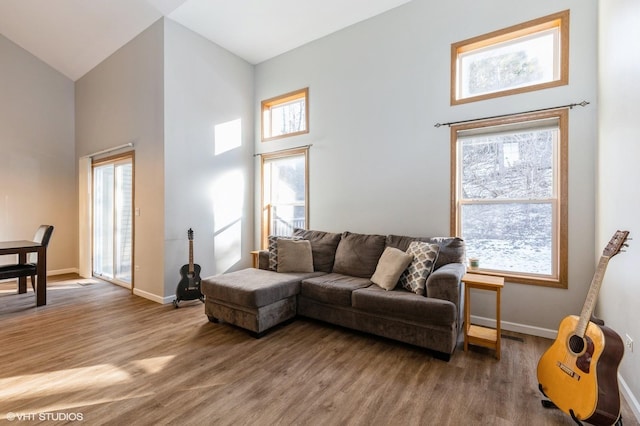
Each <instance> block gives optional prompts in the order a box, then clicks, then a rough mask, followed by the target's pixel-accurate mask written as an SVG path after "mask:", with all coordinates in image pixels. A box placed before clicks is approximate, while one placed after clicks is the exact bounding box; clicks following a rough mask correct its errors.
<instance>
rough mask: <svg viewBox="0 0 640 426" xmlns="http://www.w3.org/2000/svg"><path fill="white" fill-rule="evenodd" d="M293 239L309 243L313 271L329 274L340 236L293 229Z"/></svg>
mask: <svg viewBox="0 0 640 426" xmlns="http://www.w3.org/2000/svg"><path fill="white" fill-rule="evenodd" d="M293 235H294V236H295V237H300V238H302V239H305V240H309V242H311V252H312V253H313V269H314V271H318V272H331V271H332V270H333V261H334V259H335V258H336V249H337V248H338V243H339V242H340V238H341V236H342V234H334V233H332V232H324V231H312V230H308V229H295V230H294V231H293Z"/></svg>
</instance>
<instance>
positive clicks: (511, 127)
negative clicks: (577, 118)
mask: <svg viewBox="0 0 640 426" xmlns="http://www.w3.org/2000/svg"><path fill="white" fill-rule="evenodd" d="M567 120H568V111H567V110H566V109H562V110H555V111H551V112H545V113H537V114H536V113H533V114H523V115H518V116H514V117H510V118H502V119H496V120H487V121H481V122H473V123H467V124H464V125H458V126H453V127H452V128H451V139H452V142H451V147H452V155H451V158H452V164H451V166H452V170H453V171H454V172H453V178H454V179H453V180H454V182H453V185H452V197H451V200H452V221H451V222H452V223H451V227H452V232H453V235H459V236H461V237H463V238H464V239H465V240H466V246H467V255H468V256H469V257H477V258H479V259H480V267H481V270H480V272H482V271H487V272H489V271H490V272H491V273H494V274H500V275H503V276H505V277H508V278H509V280H510V281H512V282H521V283H527V284H540V285H547V286H557V287H566V286H567V140H568V132H567Z"/></svg>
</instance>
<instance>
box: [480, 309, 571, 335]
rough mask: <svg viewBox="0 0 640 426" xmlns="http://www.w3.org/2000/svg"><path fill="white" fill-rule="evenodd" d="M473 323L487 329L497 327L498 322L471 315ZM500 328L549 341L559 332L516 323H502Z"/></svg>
mask: <svg viewBox="0 0 640 426" xmlns="http://www.w3.org/2000/svg"><path fill="white" fill-rule="evenodd" d="M471 322H472V323H474V324H478V325H482V326H485V327H495V326H496V320H495V319H492V318H485V317H478V316H475V315H471ZM500 327H501V328H502V329H503V330H508V331H515V332H516V333H522V334H529V335H531V336H538V337H545V338H547V339H555V338H556V336H557V335H558V330H551V329H548V328H541V327H534V326H532V325H526V324H518V323H515V322H508V321H500Z"/></svg>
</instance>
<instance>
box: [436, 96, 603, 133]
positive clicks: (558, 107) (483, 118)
mask: <svg viewBox="0 0 640 426" xmlns="http://www.w3.org/2000/svg"><path fill="white" fill-rule="evenodd" d="M589 104H590V102H587V101H582V102H580V103H579V104H568V105H560V106H555V107H550V108H541V109H533V110H531V111H524V112H513V113H511V114H502V115H494V116H492V117H482V118H472V119H470V120H460V121H452V122H450V123H436V124H434V127H441V126H449V127H451V126H453V125H454V124H462V123H472V122H474V121H482V120H491V119H493V118H503V117H511V116H514V115H520V114H530V113H533V112H542V111H551V110H554V109H560V108H569V109H573V107H576V106H581V107H585V106H587V105H589Z"/></svg>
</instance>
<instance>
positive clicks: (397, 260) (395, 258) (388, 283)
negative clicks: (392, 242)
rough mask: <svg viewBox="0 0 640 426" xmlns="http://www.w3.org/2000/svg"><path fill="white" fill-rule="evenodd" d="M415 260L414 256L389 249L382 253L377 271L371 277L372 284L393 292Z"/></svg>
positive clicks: (395, 249)
mask: <svg viewBox="0 0 640 426" xmlns="http://www.w3.org/2000/svg"><path fill="white" fill-rule="evenodd" d="M412 260H413V255H412V254H408V253H405V252H403V251H402V250H398V249H397V248H393V247H387V248H386V249H384V251H383V252H382V256H380V260H379V261H378V266H376V271H375V272H374V273H373V276H372V277H371V282H372V283H374V284H376V285H377V286H379V287H381V288H383V289H385V290H393V289H394V288H395V287H396V284H398V280H399V279H400V275H402V273H403V272H404V271H405V269H407V266H409V264H410V263H411V261H412Z"/></svg>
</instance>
